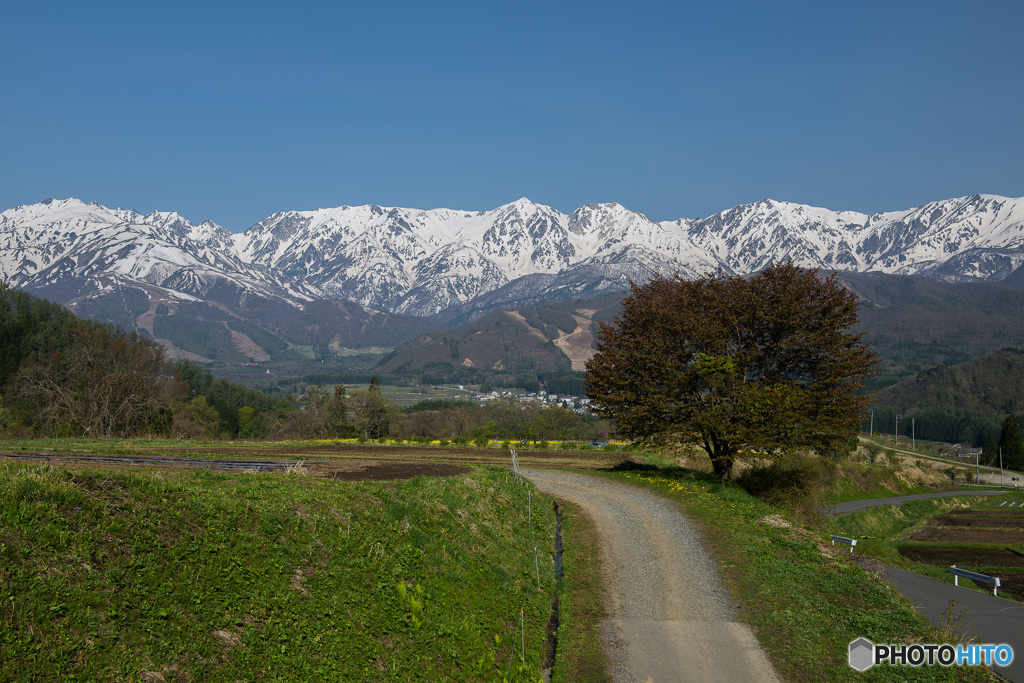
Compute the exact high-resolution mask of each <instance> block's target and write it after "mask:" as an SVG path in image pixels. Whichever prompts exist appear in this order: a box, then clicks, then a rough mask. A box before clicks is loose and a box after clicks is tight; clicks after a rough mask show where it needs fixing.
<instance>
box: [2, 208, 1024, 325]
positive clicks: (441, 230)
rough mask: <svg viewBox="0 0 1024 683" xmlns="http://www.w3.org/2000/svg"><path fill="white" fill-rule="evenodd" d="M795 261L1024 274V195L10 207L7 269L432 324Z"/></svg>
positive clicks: (969, 276)
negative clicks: (847, 200) (576, 203)
mask: <svg viewBox="0 0 1024 683" xmlns="http://www.w3.org/2000/svg"><path fill="white" fill-rule="evenodd" d="M786 259H792V260H793V261H794V262H795V263H797V264H798V265H802V266H807V267H816V268H822V269H825V270H845V271H859V272H865V271H879V272H884V273H896V274H911V275H923V276H928V277H933V278H938V279H942V280H946V281H975V280H1002V279H1004V278H1006V277H1007V276H1008V275H1010V273H1012V272H1013V271H1014V270H1016V269H1017V268H1019V267H1020V266H1021V265H1024V198H1016V199H1012V198H1006V197H999V196H994V195H972V196H968V197H961V198H958V199H947V200H943V201H938V202H932V203H929V204H926V205H925V206H922V207H919V208H914V209H908V210H906V211H893V212H887V213H876V214H870V215H868V214H862V213H855V212H850V211H838V212H837V211H830V210H828V209H822V208H815V207H810V206H803V205H799V204H791V203H787V202H780V201H774V200H770V199H766V200H763V201H760V202H757V203H755V204H748V205H742V206H737V207H734V208H732V209H729V210H727V211H723V212H721V213H718V214H715V215H713V216H709V217H707V218H702V219H679V220H676V221H665V222H660V223H659V222H655V221H652V220H650V219H648V218H647V217H646V216H644V215H643V214H642V213H639V212H636V211H630V210H629V209H626V208H625V207H623V206H621V205H619V204H588V205H586V206H583V207H580V208H578V209H576V210H575V211H573V212H572V213H571V214H568V215H566V214H563V213H561V212H559V211H557V210H555V209H553V208H551V207H549V206H544V205H540V204H535V203H533V202H531V201H530V200H528V199H520V200H518V201H515V202H512V203H511V204H506V205H504V206H500V207H498V208H496V209H492V210H489V211H456V210H450V209H431V210H419V209H404V208H387V207H380V206H374V205H367V206H354V207H351V206H342V207H338V208H334V209H317V210H314V211H282V212H279V213H275V214H274V215H272V216H269V217H267V218H266V219H264V220H262V221H260V222H259V223H257V224H256V225H254V226H252V227H251V228H249V229H248V230H246V231H245V232H242V233H237V234H233V233H231V232H230V231H228V230H227V229H226V228H223V227H221V226H219V225H216V224H214V223H212V222H209V221H207V222H204V223H200V224H198V225H194V224H192V223H191V222H189V221H188V220H186V219H185V218H183V217H182V216H180V215H179V214H177V213H173V212H170V213H168V212H154V213H151V214H149V215H141V214H139V213H137V212H135V211H132V210H126V209H109V208H106V207H104V206H101V205H99V204H95V203H92V204H86V203H84V202H81V201H79V200H77V199H64V200H52V199H51V200H46V201H44V202H41V203H39V204H31V205H23V206H19V207H16V208H13V209H9V210H7V211H4V212H3V213H0V277H2V278H3V279H5V280H6V281H7V282H8V283H9V284H10V285H11V286H14V287H19V288H24V289H29V290H35V291H42V292H45V293H48V295H49V296H50V298H55V299H57V300H64V301H65V302H70V301H73V300H74V299H75V298H76V297H82V296H88V295H89V294H90V293H96V292H102V291H109V290H110V289H111V288H112V287H116V286H119V285H123V284H133V285H139V286H143V285H144V286H148V287H156V288H160V290H163V291H164V292H166V293H167V295H169V296H172V297H178V298H180V299H181V300H183V301H188V300H193V301H194V300H204V299H209V298H210V295H211V291H213V290H217V289H218V288H219V289H224V288H225V287H227V288H230V289H233V290H235V291H238V292H242V293H243V294H244V293H251V294H256V295H259V296H260V297H270V298H274V299H278V300H280V301H283V302H288V303H289V304H290V305H292V306H296V307H302V306H304V305H306V304H307V303H308V302H311V301H314V300H350V301H354V302H357V303H359V304H361V305H362V306H364V307H368V308H371V309H376V310H380V311H387V312H392V313H404V314H409V315H415V316H431V315H437V314H442V313H443V312H444V311H446V310H452V309H454V308H458V307H465V306H471V305H473V302H474V301H477V300H483V299H486V298H490V300H494V297H495V296H497V294H496V293H498V292H510V294H509V296H510V297H514V298H516V300H520V301H521V300H526V299H529V298H530V297H531V296H534V297H543V296H544V295H545V293H549V292H550V291H551V290H552V289H553V288H556V289H558V290H559V291H561V292H563V293H564V296H561V297H560V298H582V297H584V296H587V295H588V294H593V295H596V294H598V293H600V292H602V291H610V290H616V289H624V288H626V287H627V286H628V285H627V283H628V281H629V280H630V279H632V280H634V281H636V280H642V279H644V278H645V277H649V276H650V274H651V273H654V272H658V273H662V274H672V273H675V272H679V273H680V274H682V275H683V276H694V275H699V274H702V273H707V272H709V271H713V270H715V269H719V268H721V269H722V270H724V271H726V272H729V273H750V272H755V271H757V270H759V269H761V268H763V267H764V266H766V265H767V264H768V263H770V262H772V261H779V260H786ZM54 292H59V293H60V294H59V295H58V296H54V294H53V293H54Z"/></svg>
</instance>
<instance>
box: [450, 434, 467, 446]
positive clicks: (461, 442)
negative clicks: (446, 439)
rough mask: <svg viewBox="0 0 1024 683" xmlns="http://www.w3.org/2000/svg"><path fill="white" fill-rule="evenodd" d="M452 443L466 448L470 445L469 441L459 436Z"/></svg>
mask: <svg viewBox="0 0 1024 683" xmlns="http://www.w3.org/2000/svg"><path fill="white" fill-rule="evenodd" d="M452 443H453V444H455V445H456V446H465V445H466V444H467V443H469V439H467V438H466V437H464V436H457V437H455V438H454V439H452Z"/></svg>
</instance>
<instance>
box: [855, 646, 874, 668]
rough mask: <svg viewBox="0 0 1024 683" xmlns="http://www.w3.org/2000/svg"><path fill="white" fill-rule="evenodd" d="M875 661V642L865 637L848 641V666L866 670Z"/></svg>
mask: <svg viewBox="0 0 1024 683" xmlns="http://www.w3.org/2000/svg"><path fill="white" fill-rule="evenodd" d="M874 663H875V644H874V643H872V642H871V641H870V640H868V639H867V638H858V639H857V640H853V641H850V666H852V667H853V668H854V669H856V670H857V671H867V670H868V669H870V668H871V667H872V665H874Z"/></svg>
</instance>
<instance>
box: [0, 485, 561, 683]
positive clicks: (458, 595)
mask: <svg viewBox="0 0 1024 683" xmlns="http://www.w3.org/2000/svg"><path fill="white" fill-rule="evenodd" d="M535 493H536V492H535ZM534 501H535V504H534V506H533V525H534V529H535V534H536V538H537V542H536V545H537V546H538V547H540V548H541V549H542V551H541V552H542V555H541V558H540V563H539V564H540V568H541V577H540V578H541V582H542V585H543V588H544V591H545V593H540V592H537V590H536V579H535V578H534V558H533V548H534V545H535V542H534V540H533V539H532V538H531V537H530V533H529V523H528V521H527V513H526V489H525V488H524V486H523V485H521V484H519V483H517V482H516V481H515V480H514V479H512V477H511V475H510V474H508V473H507V472H505V471H501V470H476V471H474V472H473V473H472V474H470V475H465V476H461V477H456V478H452V479H432V478H421V479H414V480H411V481H409V482H402V483H376V482H364V483H358V484H351V483H349V484H346V483H341V482H336V481H333V480H325V479H317V478H313V477H301V476H285V475H280V474H278V475H262V474H257V475H248V474H236V475H226V474H214V473H207V472H202V471H200V472H145V473H142V472H140V473H111V472H109V471H91V472H89V471H70V470H54V469H50V468H45V467H35V468H25V467H19V466H9V467H5V468H4V469H3V470H0V661H3V663H4V665H3V667H2V668H0V680H3V681H8V680H119V681H137V680H141V679H142V676H143V675H144V673H145V672H156V673H159V674H161V675H162V676H163V677H164V679H165V680H167V681H175V680H177V681H198V680H202V681H235V680H254V679H259V680H288V681H291V680H296V681H297V680H302V681H306V680H431V681H434V680H474V681H475V680H500V679H501V677H502V675H503V674H504V673H505V672H506V670H510V674H509V678H510V680H536V679H537V676H538V672H539V670H540V666H541V658H542V656H543V655H542V653H543V648H544V639H545V633H544V630H545V629H544V627H545V622H546V621H547V618H548V614H549V610H550V606H551V598H550V594H551V590H552V587H553V577H552V571H551V561H550V556H549V555H548V554H547V550H546V549H547V548H549V547H550V545H551V543H550V539H551V537H552V535H553V517H552V512H551V509H550V507H549V506H548V505H546V504H543V503H541V502H540V500H539V496H538V495H535V496H534ZM521 608H523V610H524V612H523V613H524V616H525V619H524V621H525V625H526V634H525V641H526V656H525V666H524V667H522V668H523V671H520V670H519V669H520V667H519V664H520V662H521V661H522V660H521V649H520V648H519V645H518V643H520V642H522V638H521V636H520V634H519V621H520V609H521ZM513 643H516V645H515V647H516V648H517V649H516V651H515V653H514V656H512V655H513V651H512V647H513ZM510 660H511V664H510ZM157 680H158V679H157Z"/></svg>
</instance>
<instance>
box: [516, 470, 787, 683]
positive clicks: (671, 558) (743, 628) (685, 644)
mask: <svg viewBox="0 0 1024 683" xmlns="http://www.w3.org/2000/svg"><path fill="white" fill-rule="evenodd" d="M523 473H524V474H525V475H526V476H527V477H529V478H530V479H531V480H532V481H533V482H534V483H535V484H536V485H537V487H538V488H540V489H541V490H542V491H544V492H545V493H548V494H550V495H552V496H554V497H555V498H558V499H562V500H568V501H571V502H572V503H574V504H576V505H578V506H580V507H581V508H582V509H583V510H584V511H585V512H586V513H587V514H588V515H590V516H591V517H592V518H593V519H594V521H595V523H596V526H597V529H598V533H600V534H601V536H602V543H603V547H604V551H605V552H604V554H603V558H602V559H603V562H604V567H605V572H606V576H605V577H604V579H605V585H606V586H607V588H608V594H609V596H610V604H609V606H608V611H609V619H608V622H607V624H605V626H604V628H603V634H604V638H605V650H606V652H608V654H609V656H610V658H611V660H612V662H613V663H614V668H613V670H612V672H611V673H612V675H613V677H614V679H615V680H616V681H628V682H632V681H637V682H638V683H647V682H648V681H650V682H652V683H662V682H663V681H664V682H669V681H673V682H674V681H702V682H704V681H730V682H731V681H778V680H779V678H778V676H777V675H776V673H775V671H774V669H773V668H772V666H771V663H770V662H769V661H768V658H767V657H766V656H765V654H764V652H763V651H762V650H761V647H760V645H759V644H758V642H757V639H756V638H755V637H754V634H753V632H752V631H751V630H750V627H749V626H747V625H746V624H742V623H739V622H736V621H735V620H734V619H735V614H734V609H733V606H732V604H731V603H730V602H729V596H728V592H727V591H726V590H725V588H724V586H722V584H721V581H720V580H719V578H718V568H717V567H716V565H715V563H714V561H712V560H711V558H710V556H709V555H708V554H707V553H706V552H705V551H704V549H703V548H702V546H701V544H700V540H699V538H698V535H697V532H696V530H695V528H694V526H693V524H692V523H691V522H689V521H688V520H687V519H686V517H684V516H683V515H682V514H681V513H680V512H679V510H678V509H677V508H676V507H675V505H673V504H672V503H671V502H670V501H668V500H666V499H664V498H662V497H660V496H658V495H656V494H654V493H652V492H649V491H646V490H644V489H641V488H638V487H634V486H628V485H626V484H620V483H618V482H614V481H609V480H607V479H602V478H599V477H593V476H587V475H584V474H576V473H571V472H551V471H542V470H524V472H523Z"/></svg>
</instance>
